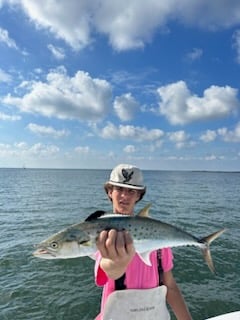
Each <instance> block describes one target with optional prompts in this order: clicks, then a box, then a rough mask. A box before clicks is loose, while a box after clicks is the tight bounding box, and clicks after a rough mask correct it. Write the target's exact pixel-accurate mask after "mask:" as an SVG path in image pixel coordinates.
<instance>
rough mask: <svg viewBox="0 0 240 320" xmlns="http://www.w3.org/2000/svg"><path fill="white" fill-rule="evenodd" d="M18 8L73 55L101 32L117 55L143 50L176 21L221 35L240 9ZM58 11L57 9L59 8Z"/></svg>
mask: <svg viewBox="0 0 240 320" xmlns="http://www.w3.org/2000/svg"><path fill="white" fill-rule="evenodd" d="M9 3H11V4H13V5H14V4H16V3H18V4H20V5H21V7H22V8H23V10H24V11H25V13H26V15H27V16H28V17H29V18H30V20H31V21H33V22H34V23H35V25H36V27H37V28H45V29H48V30H49V31H50V32H52V33H53V34H54V35H55V36H56V38H61V39H63V40H65V42H66V43H68V44H69V45H70V46H71V47H72V48H74V49H75V50H80V49H82V48H84V47H86V46H88V45H89V44H91V43H92V41H93V40H92V38H93V36H94V35H95V34H96V32H98V33H103V34H105V35H107V37H108V38H109V42H110V44H111V45H112V46H113V47H114V48H115V49H116V50H128V49H136V48H142V47H144V45H145V44H146V43H147V42H150V41H151V40H152V38H153V37H154V34H155V33H157V32H159V30H161V29H162V30H166V28H167V27H168V23H169V24H170V23H171V21H172V20H175V21H178V22H180V23H182V24H188V25H192V26H197V27H200V28H204V29H210V30H217V29H219V28H228V27H231V26H234V25H238V24H239V10H240V4H239V2H238V1H236V0H228V3H227V5H226V1H225V0H219V1H209V0H203V1H192V0H182V1H181V6H179V0H162V1H159V0H148V1H142V2H141V5H140V4H139V0H130V1H129V0H122V1H112V0H99V1H95V0H88V1H79V0H72V1H70V2H66V1H58V2H57V4H56V2H55V1H51V0H45V1H44V5H42V3H41V2H40V1H32V0H11V1H9ZM56 6H57V8H56ZM199 17H201V18H199Z"/></svg>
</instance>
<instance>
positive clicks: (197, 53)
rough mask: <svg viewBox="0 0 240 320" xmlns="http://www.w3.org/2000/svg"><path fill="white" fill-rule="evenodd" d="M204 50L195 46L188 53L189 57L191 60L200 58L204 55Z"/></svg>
mask: <svg viewBox="0 0 240 320" xmlns="http://www.w3.org/2000/svg"><path fill="white" fill-rule="evenodd" d="M202 54H203V50H202V49H199V48H193V50H192V51H191V52H189V53H188V54H187V58H188V59H189V60H191V61H195V60H198V59H200V58H201V57H202Z"/></svg>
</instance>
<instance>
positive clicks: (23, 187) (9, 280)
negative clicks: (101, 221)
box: [0, 169, 240, 320]
mask: <svg viewBox="0 0 240 320" xmlns="http://www.w3.org/2000/svg"><path fill="white" fill-rule="evenodd" d="M108 176H109V171H108V170H37V169H0V319H1V320H55V319H58V320H61V319H63V320H92V319H94V317H95V316H96V314H97V313H98V311H99V307H100V299H101V288H97V287H96V286H95V284H94V277H93V268H94V262H93V261H92V260H91V259H89V258H88V257H84V258H76V259H68V260H42V259H37V258H35V257H33V256H32V252H33V250H34V245H35V244H37V243H38V242H40V241H42V240H43V239H45V238H46V237H48V236H50V235H51V234H52V233H55V232H57V231H59V230H60V229H62V228H64V227H66V226H68V225H70V224H73V223H77V222H80V221H81V220H82V219H84V218H86V217H87V216H88V215H89V214H90V213H92V212H93V211H95V210H97V209H103V210H111V204H110V202H109V201H108V200H107V197H106V195H105V193H104V190H103V183H104V182H105V181H106V180H107V178H108ZM144 177H145V182H146V185H147V186H148V190H147V194H146V196H145V197H144V199H143V200H142V201H141V202H140V203H139V204H138V205H137V208H136V209H137V210H138V209H140V208H142V207H143V206H144V205H146V204H147V203H149V202H151V203H152V209H151V214H152V216H153V217H154V218H158V219H161V220H163V221H166V222H169V223H172V224H174V225H178V226H180V227H181V228H183V229H184V230H186V231H189V232H190V233H192V234H194V235H196V236H199V237H200V236H206V235H208V234H210V233H212V232H214V231H216V230H218V229H221V228H223V227H226V228H227V231H226V232H225V233H224V234H223V235H222V236H221V237H220V238H218V239H217V240H216V241H215V242H213V244H212V246H211V247H212V248H211V252H212V257H213V260H214V263H215V267H216V270H217V274H216V275H213V274H211V272H210V271H209V270H208V268H207V266H206V265H205V263H204V261H203V259H202V255H201V253H200V251H199V250H198V249H197V248H193V247H184V248H175V249H174V250H173V251H174V257H175V259H174V263H175V267H174V271H173V272H174V275H175V278H176V279H177V282H178V284H179V286H180V287H181V290H182V292H183V295H184V297H185V300H186V301H187V304H188V306H189V308H190V311H191V313H192V316H193V319H194V320H203V319H205V318H207V317H210V316H215V315H218V314H221V313H226V312H231V311H236V310H240V289H239V288H240V266H239V263H240V244H239V242H240V241H239V240H240V236H239V233H240V210H239V209H240V173H237V172H236V173H224V172H165V171H145V172H144ZM172 319H175V318H174V316H172Z"/></svg>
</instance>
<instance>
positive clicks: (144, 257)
mask: <svg viewBox="0 0 240 320" xmlns="http://www.w3.org/2000/svg"><path fill="white" fill-rule="evenodd" d="M137 254H138V255H139V258H140V259H141V260H142V261H143V262H144V263H145V264H146V265H147V266H150V267H151V266H152V263H151V261H150V251H146V252H141V253H140V252H137Z"/></svg>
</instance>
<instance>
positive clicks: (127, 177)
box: [122, 169, 134, 183]
mask: <svg viewBox="0 0 240 320" xmlns="http://www.w3.org/2000/svg"><path fill="white" fill-rule="evenodd" d="M133 173H134V172H133V171H131V172H128V171H127V170H125V169H122V175H123V177H124V178H125V179H124V180H123V183H126V182H129V181H130V180H131V179H132V176H133Z"/></svg>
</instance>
